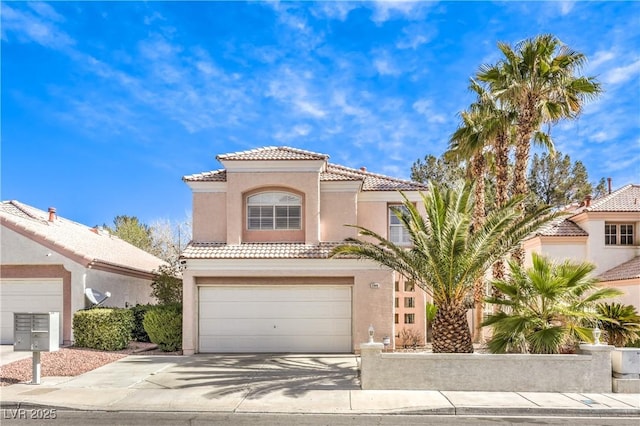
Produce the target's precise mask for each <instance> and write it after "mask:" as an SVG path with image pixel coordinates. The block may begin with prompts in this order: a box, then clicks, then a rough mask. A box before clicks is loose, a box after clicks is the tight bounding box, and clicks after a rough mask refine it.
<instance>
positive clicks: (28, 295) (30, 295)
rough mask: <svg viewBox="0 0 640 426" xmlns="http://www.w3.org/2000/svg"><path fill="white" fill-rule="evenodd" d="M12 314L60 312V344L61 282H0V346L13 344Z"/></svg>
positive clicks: (5, 280)
mask: <svg viewBox="0 0 640 426" xmlns="http://www.w3.org/2000/svg"><path fill="white" fill-rule="evenodd" d="M14 312H60V343H62V338H63V336H62V280H61V279H51V280H46V279H37V280H18V279H16V280H13V279H11V280H10V279H3V280H0V320H1V322H0V329H1V334H0V344H3V345H10V344H13V313H14Z"/></svg>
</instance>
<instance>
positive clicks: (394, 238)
mask: <svg viewBox="0 0 640 426" xmlns="http://www.w3.org/2000/svg"><path fill="white" fill-rule="evenodd" d="M398 211H400V212H406V211H407V208H406V207H405V206H402V205H399V204H398V205H393V206H389V241H391V242H392V243H395V244H398V245H410V244H411V239H410V238H409V231H407V228H405V227H404V224H403V223H402V222H400V219H399V218H398V216H397V215H396V214H397V212H398Z"/></svg>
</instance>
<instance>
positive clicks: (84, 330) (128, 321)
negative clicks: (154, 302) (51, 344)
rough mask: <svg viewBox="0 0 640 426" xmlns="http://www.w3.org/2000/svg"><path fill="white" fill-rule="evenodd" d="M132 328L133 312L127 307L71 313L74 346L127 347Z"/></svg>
mask: <svg viewBox="0 0 640 426" xmlns="http://www.w3.org/2000/svg"><path fill="white" fill-rule="evenodd" d="M132 330H133V312H131V310H129V309H119V308H94V309H88V310H84V311H78V312H76V313H75V314H74V315H73V335H74V339H75V346H79V347H83V348H91V349H100V350H103V351H117V350H120V349H124V348H126V347H127V345H128V344H129V342H130V341H131V332H132Z"/></svg>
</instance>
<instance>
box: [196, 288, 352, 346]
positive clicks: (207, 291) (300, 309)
mask: <svg viewBox="0 0 640 426" xmlns="http://www.w3.org/2000/svg"><path fill="white" fill-rule="evenodd" d="M351 293H352V292H351V286H348V285H336V286H333V285H281V286H278V285H255V286H254V285H216V286H199V287H198V300H199V303H198V329H199V333H198V334H199V339H198V341H199V344H198V348H199V352H204V353H206V352H209V353H225V352H228V353H234V352H235V353H242V352H322V353H340V352H352V350H353V348H352V336H351V333H352V331H351V328H352V324H351V298H352V295H351Z"/></svg>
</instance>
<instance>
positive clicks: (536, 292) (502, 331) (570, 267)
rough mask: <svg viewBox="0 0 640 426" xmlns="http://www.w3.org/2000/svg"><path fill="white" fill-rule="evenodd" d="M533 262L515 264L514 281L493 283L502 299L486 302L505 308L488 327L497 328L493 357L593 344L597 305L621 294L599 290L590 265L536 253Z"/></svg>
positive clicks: (491, 346) (511, 266) (489, 320)
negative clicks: (586, 343)
mask: <svg viewBox="0 0 640 426" xmlns="http://www.w3.org/2000/svg"><path fill="white" fill-rule="evenodd" d="M532 260H533V265H532V267H531V268H524V267H522V266H521V265H519V264H518V263H517V262H515V261H510V262H509V270H510V274H509V277H508V278H507V279H504V280H497V281H495V282H493V283H492V284H493V285H495V286H496V287H497V288H498V289H499V290H500V292H501V293H502V295H503V297H502V298H495V297H491V298H488V299H487V301H488V302H489V303H495V304H498V305H500V306H501V307H502V308H503V309H501V310H500V311H498V312H496V313H494V314H492V315H490V316H489V317H488V318H487V320H486V321H485V322H484V325H486V326H492V327H493V335H492V337H491V339H490V340H489V342H488V347H489V350H490V351H491V352H493V353H505V352H521V353H536V354H553V353H560V352H561V350H562V349H563V348H565V347H567V346H571V345H572V344H574V343H575V342H576V341H591V340H592V339H593V336H592V328H593V324H595V321H596V320H597V319H598V314H596V312H595V306H596V303H597V302H598V301H601V300H603V299H608V298H611V297H615V296H617V295H619V294H621V293H620V291H619V290H617V289H614V288H607V287H598V285H597V282H598V281H597V279H595V278H591V276H590V273H591V272H593V270H594V269H595V265H593V264H591V263H588V262H582V263H572V262H570V261H565V262H563V263H560V264H556V263H554V262H552V261H551V260H549V259H547V258H545V257H543V256H541V255H539V254H537V253H533V259H532Z"/></svg>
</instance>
